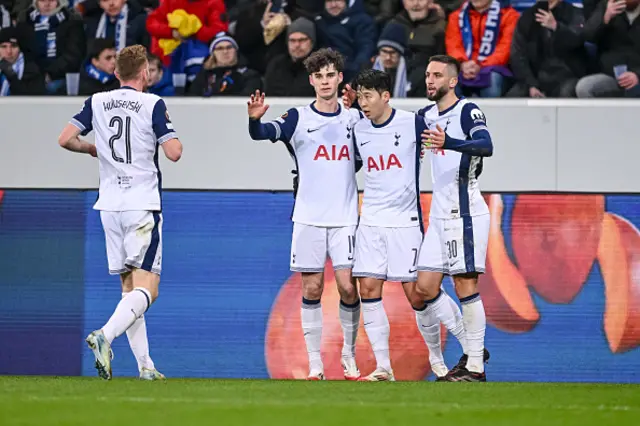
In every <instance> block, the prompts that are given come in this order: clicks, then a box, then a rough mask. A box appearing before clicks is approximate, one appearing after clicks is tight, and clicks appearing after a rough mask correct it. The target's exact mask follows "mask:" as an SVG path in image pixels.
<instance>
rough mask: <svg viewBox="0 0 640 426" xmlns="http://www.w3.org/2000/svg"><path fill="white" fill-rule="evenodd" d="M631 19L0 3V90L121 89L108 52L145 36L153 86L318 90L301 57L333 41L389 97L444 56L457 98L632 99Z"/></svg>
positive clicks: (578, 11)
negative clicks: (384, 79)
mask: <svg viewBox="0 0 640 426" xmlns="http://www.w3.org/2000/svg"><path fill="white" fill-rule="evenodd" d="M71 1H73V0H71ZM575 1H578V3H575ZM639 15H640V0H583V1H582V2H580V0H550V1H538V2H533V1H532V0H470V1H461V0H326V1H325V0H271V1H267V0H75V1H73V3H70V2H69V0H0V96H19V95H29V96H33V95H67V94H79V95H82V96H87V95H91V94H93V93H96V92H99V91H103V90H109V89H113V88H117V87H119V83H118V81H117V79H116V78H115V75H114V71H115V57H116V53H117V52H118V51H119V50H120V49H122V48H124V47H126V46H130V45H134V44H142V45H144V46H146V47H147V48H148V50H149V52H150V58H149V59H150V60H149V62H150V71H151V72H150V74H151V80H152V81H151V84H152V85H151V87H150V88H149V91H150V92H153V93H156V94H158V95H160V96H176V95H183V96H199V97H210V96H246V95H248V94H249V93H251V92H253V91H255V90H256V89H260V90H264V91H265V92H266V93H267V95H269V96H313V95H314V93H313V88H312V87H311V86H310V85H309V81H308V75H307V73H306V71H305V69H304V65H303V61H304V59H305V58H306V57H307V56H308V55H309V54H310V53H311V52H312V51H314V50H316V49H319V48H322V47H330V48H333V49H336V50H338V51H340V52H341V53H342V54H343V55H344V56H345V58H346V60H345V69H344V77H345V82H346V81H349V80H350V79H352V78H353V77H354V76H355V75H356V74H357V73H358V71H359V70H362V69H365V68H371V67H373V68H376V69H381V70H385V71H387V72H389V73H390V74H391V76H392V83H393V93H392V95H393V97H396V98H403V97H418V98H422V97H424V96H425V89H426V88H425V82H424V72H425V67H426V63H427V60H428V58H429V57H430V56H432V55H435V54H442V53H446V54H449V55H451V56H453V57H455V58H456V59H458V60H459V61H460V62H461V65H462V66H461V73H460V77H459V86H458V91H459V92H460V94H461V95H464V96H479V97H487V98H490V97H491V98H495V97H533V98H539V97H553V98H571V97H578V98H593V97H632V98H637V97H640V84H638V76H639V75H640V19H639V18H638V16H639Z"/></svg>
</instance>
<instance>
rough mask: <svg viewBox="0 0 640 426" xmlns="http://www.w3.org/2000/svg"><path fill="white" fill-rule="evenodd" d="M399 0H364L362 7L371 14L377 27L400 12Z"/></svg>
mask: <svg viewBox="0 0 640 426" xmlns="http://www.w3.org/2000/svg"><path fill="white" fill-rule="evenodd" d="M400 3H401V2H400V0H364V9H365V12H367V14H368V15H369V16H371V17H372V18H373V19H374V21H375V22H376V25H377V27H378V28H383V27H384V26H385V24H386V23H387V22H388V21H389V20H390V19H391V18H393V16H394V15H395V14H397V13H398V12H400V8H401V7H400Z"/></svg>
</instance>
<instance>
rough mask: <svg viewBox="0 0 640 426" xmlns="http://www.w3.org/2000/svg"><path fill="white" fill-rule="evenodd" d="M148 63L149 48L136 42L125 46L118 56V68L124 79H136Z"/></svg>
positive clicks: (121, 78) (121, 77)
mask: <svg viewBox="0 0 640 426" xmlns="http://www.w3.org/2000/svg"><path fill="white" fill-rule="evenodd" d="M146 64H147V48H146V47H144V46H142V45H139V44H136V45H134V46H129V47H125V48H124V49H122V50H121V51H120V53H118V56H117V57H116V70H117V71H118V75H119V76H120V80H122V81H130V80H135V78H136V77H137V76H138V74H139V73H140V70H141V69H142V67H143V66H145V65H146Z"/></svg>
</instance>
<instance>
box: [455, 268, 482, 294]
mask: <svg viewBox="0 0 640 426" xmlns="http://www.w3.org/2000/svg"><path fill="white" fill-rule="evenodd" d="M478 277H479V274H478V273H477V272H469V273H466V274H460V275H455V276H454V277H453V284H454V286H455V289H456V294H457V295H458V298H463V297H469V296H471V295H472V294H475V293H477V292H478Z"/></svg>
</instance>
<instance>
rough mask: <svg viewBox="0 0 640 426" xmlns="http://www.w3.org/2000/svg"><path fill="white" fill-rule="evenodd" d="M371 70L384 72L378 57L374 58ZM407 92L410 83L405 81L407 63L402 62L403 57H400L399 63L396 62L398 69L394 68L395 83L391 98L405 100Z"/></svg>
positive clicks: (409, 88)
mask: <svg viewBox="0 0 640 426" xmlns="http://www.w3.org/2000/svg"><path fill="white" fill-rule="evenodd" d="M372 68H373V69H374V70H378V71H384V70H385V69H384V65H383V64H382V61H381V60H380V55H378V56H377V57H376V60H375V62H374V63H373V67H372ZM409 90H411V82H409V81H408V80H407V63H406V61H405V60H404V56H402V55H400V62H398V68H396V82H395V84H394V86H393V97H394V98H406V97H407V92H408V91H409Z"/></svg>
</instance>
